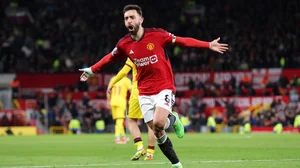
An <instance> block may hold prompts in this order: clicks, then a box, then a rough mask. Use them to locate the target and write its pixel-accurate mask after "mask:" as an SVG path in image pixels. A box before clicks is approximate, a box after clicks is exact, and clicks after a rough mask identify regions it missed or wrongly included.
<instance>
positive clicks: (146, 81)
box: [80, 5, 228, 168]
mask: <svg viewBox="0 0 300 168" xmlns="http://www.w3.org/2000/svg"><path fill="white" fill-rule="evenodd" d="M123 13H124V23H125V26H126V28H127V29H128V31H129V34H128V35H126V36H125V37H123V38H122V39H121V40H120V41H119V42H118V43H117V45H116V47H115V48H114V50H113V51H112V52H111V53H110V54H107V55H106V56H104V57H103V58H102V59H101V60H100V61H98V62H97V63H96V64H94V65H93V66H91V67H89V68H84V69H80V71H83V73H82V75H81V76H80V80H81V81H86V80H87V79H88V78H89V77H90V76H92V75H93V74H94V73H96V72H99V71H100V70H101V69H102V68H103V67H104V66H106V65H109V64H111V63H113V62H114V61H115V60H118V59H120V58H126V57H129V58H130V59H131V60H132V62H133V63H134V64H135V66H136V68H137V76H136V79H137V81H138V90H139V103H140V108H141V110H142V113H143V115H144V121H145V122H146V123H147V124H148V125H149V126H150V127H151V129H152V130H153V132H154V135H155V137H156V142H157V144H158V146H159V147H160V149H161V151H162V152H163V153H164V155H165V156H166V157H167V158H168V159H169V160H170V162H171V163H172V168H182V167H183V166H182V164H181V163H180V161H179V159H178V157H177V155H176V153H175V150H174V149H173V145H172V142H171V140H170V139H169V138H168V136H167V134H166V132H165V129H166V128H168V127H169V126H170V125H172V126H173V128H174V130H175V132H176V135H177V136H178V137H179V138H182V137H183V136H184V128H183V125H182V124H181V122H180V120H179V118H178V115H177V114H175V115H172V105H173V104H174V102H175V96H174V93H175V86H174V77H173V72H172V67H171V63H170V60H169V57H168V56H167V55H166V54H165V50H164V48H165V47H166V46H167V45H168V44H171V45H179V46H185V47H195V48H209V49H211V50H213V51H216V52H219V53H223V52H225V51H226V50H228V47H227V46H228V45H227V44H220V43H218V41H219V40H220V38H218V39H215V40H213V41H212V42H205V41H199V40H196V39H194V38H189V37H176V36H175V35H173V34H172V33H169V32H167V31H165V30H163V29H156V28H150V29H149V28H143V27H142V23H143V21H144V18H143V17H142V10H141V8H140V7H139V6H138V5H127V6H125V7H124V10H123Z"/></svg>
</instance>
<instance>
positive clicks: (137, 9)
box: [123, 4, 143, 16]
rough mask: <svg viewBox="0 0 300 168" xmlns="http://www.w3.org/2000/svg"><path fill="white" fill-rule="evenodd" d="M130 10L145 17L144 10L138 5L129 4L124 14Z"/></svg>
mask: <svg viewBox="0 0 300 168" xmlns="http://www.w3.org/2000/svg"><path fill="white" fill-rule="evenodd" d="M129 10H136V12H137V13H138V14H139V15H140V16H143V12H142V8H141V7H140V6H138V5H132V4H129V5H126V6H125V7H124V9H123V14H124V13H125V12H127V11H129Z"/></svg>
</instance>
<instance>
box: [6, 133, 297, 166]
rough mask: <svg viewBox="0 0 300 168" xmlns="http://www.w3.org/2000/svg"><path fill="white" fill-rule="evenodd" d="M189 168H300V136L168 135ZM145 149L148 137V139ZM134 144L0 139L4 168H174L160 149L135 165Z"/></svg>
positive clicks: (102, 139) (96, 137) (95, 138)
mask: <svg viewBox="0 0 300 168" xmlns="http://www.w3.org/2000/svg"><path fill="white" fill-rule="evenodd" d="M168 136H169V137H170V139H171V140H172V142H173V146H174V147H175V150H176V152H177V155H178V156H179V158H180V161H181V162H182V164H183V166H184V167H185V168H199V167H200V168H241V167H243V168H253V167H255V168H274V167H280V168H299V167H300V157H299V156H300V153H299V151H300V134H282V135H276V134H251V135H239V134H186V135H185V137H184V138H183V139H178V138H177V137H176V136H175V134H168ZM143 139H144V145H146V143H147V140H146V134H144V135H143ZM134 153H135V146H134V144H133V142H132V140H131V141H130V142H128V143H127V144H125V145H116V144H114V135H113V134H92V135H88V134H85V135H39V136H2V137H0V168H70V167H75V168H76V167H83V168H95V167H105V168H115V167H124V168H150V167H155V168H165V167H166V168H168V167H169V168H170V167H171V164H170V163H169V161H168V160H167V159H166V158H165V157H164V156H163V154H162V153H161V151H160V150H159V148H158V147H157V146H156V152H155V155H154V160H153V161H144V160H142V159H141V160H139V161H130V158H131V156H132V155H133V154H134Z"/></svg>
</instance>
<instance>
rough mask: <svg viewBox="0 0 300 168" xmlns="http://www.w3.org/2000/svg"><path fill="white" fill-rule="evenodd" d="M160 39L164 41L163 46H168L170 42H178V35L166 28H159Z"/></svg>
mask: <svg viewBox="0 0 300 168" xmlns="http://www.w3.org/2000/svg"><path fill="white" fill-rule="evenodd" d="M158 32H159V39H160V40H161V42H162V45H163V46H167V45H168V44H174V43H175V42H176V36H175V35H174V34H172V33H170V32H168V31H166V30H164V29H158Z"/></svg>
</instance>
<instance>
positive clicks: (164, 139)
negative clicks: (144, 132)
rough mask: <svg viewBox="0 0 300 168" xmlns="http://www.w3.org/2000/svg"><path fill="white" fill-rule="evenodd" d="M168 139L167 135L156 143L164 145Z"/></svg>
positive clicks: (157, 139)
mask: <svg viewBox="0 0 300 168" xmlns="http://www.w3.org/2000/svg"><path fill="white" fill-rule="evenodd" d="M167 138H168V136H167V134H165V135H163V136H161V137H159V138H156V142H157V144H163V143H165V142H166V140H167Z"/></svg>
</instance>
